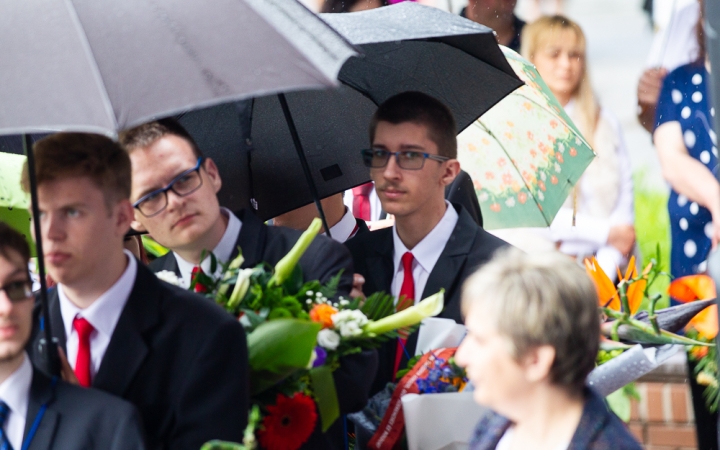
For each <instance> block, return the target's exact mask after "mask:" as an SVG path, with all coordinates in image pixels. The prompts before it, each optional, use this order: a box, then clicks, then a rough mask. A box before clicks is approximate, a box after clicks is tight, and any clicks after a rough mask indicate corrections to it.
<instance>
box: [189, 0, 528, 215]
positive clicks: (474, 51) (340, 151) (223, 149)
mask: <svg viewBox="0 0 720 450" xmlns="http://www.w3.org/2000/svg"><path fill="white" fill-rule="evenodd" d="M321 17H322V18H323V20H326V21H327V22H328V23H329V24H330V25H331V26H332V27H334V28H335V29H336V30H338V31H339V32H340V33H341V34H342V35H343V36H345V37H346V38H347V39H348V40H349V41H350V42H351V43H352V44H355V45H356V46H358V47H359V48H360V49H361V50H362V51H363V55H361V56H358V57H355V58H350V59H349V60H348V61H347V62H346V63H345V65H344V66H343V68H342V70H341V71H340V74H339V76H338V78H339V80H340V81H341V83H342V85H341V86H340V88H338V89H330V90H325V91H296V92H293V93H289V94H286V95H285V99H286V101H287V110H286V111H283V108H282V103H281V102H282V98H281V97H278V96H264V97H260V98H256V99H255V100H254V101H253V102H252V105H249V104H240V105H223V106H221V107H217V108H210V109H207V110H198V111H194V112H191V113H188V114H185V115H183V116H182V117H181V122H182V123H183V124H184V125H185V126H186V127H187V128H188V130H189V131H190V132H191V133H192V134H193V135H194V136H195V137H196V138H197V139H198V141H199V144H200V146H201V148H204V149H205V153H206V154H207V155H208V156H211V157H213V158H214V159H219V160H221V161H223V162H227V164H221V165H220V171H221V175H223V179H231V180H233V182H234V183H237V184H236V185H235V186H233V189H234V190H225V189H223V191H221V193H220V196H221V202H223V203H224V204H225V205H226V206H228V207H229V208H231V209H237V208H241V207H245V206H248V205H250V204H253V206H256V207H257V208H256V209H257V213H258V215H259V216H260V217H261V218H263V219H268V218H271V217H274V216H276V215H278V214H281V213H283V212H286V211H289V210H292V209H294V208H297V207H300V206H303V205H306V204H308V203H311V202H312V201H313V200H314V198H313V197H314V195H313V193H312V185H313V184H314V185H315V186H316V188H317V194H318V197H319V198H324V197H327V196H329V195H332V194H334V193H337V192H340V191H342V190H345V189H348V188H350V187H353V186H357V185H359V184H362V183H364V182H366V181H368V179H369V176H368V170H367V168H366V167H364V166H363V163H362V159H361V158H360V150H361V149H363V148H366V147H368V145H369V142H368V125H369V123H370V118H371V116H372V114H373V113H374V112H375V110H376V109H377V106H378V105H379V104H380V103H382V102H383V101H385V100H386V99H387V98H389V97H391V96H392V95H395V94H397V93H400V92H403V91H410V90H413V91H421V92H424V93H427V94H429V95H432V96H433V97H436V98H438V99H440V100H441V101H442V102H443V103H445V104H446V105H447V106H448V107H449V108H450V110H451V111H452V112H453V114H454V116H455V119H456V120H457V124H458V132H460V131H462V130H463V129H464V128H466V127H467V126H468V125H470V124H471V123H472V122H473V121H475V119H477V118H478V117H479V116H480V115H482V114H483V113H484V112H485V111H487V110H488V109H489V108H491V107H492V106H493V105H494V104H495V103H497V102H498V101H499V100H500V99H502V98H503V97H505V96H506V95H507V94H509V93H510V92H512V91H513V90H514V89H516V88H517V87H519V86H520V85H521V84H522V82H521V81H520V80H519V79H518V78H517V76H516V75H515V73H514V72H513V70H512V68H511V67H510V65H509V64H508V62H507V60H506V59H505V57H504V56H503V54H502V52H501V51H500V49H499V47H498V45H497V42H496V40H495V36H494V34H493V32H492V30H490V29H489V28H487V27H484V26H482V25H479V24H477V23H475V22H472V21H470V20H467V19H464V18H462V17H460V16H457V15H454V14H450V13H447V12H444V11H441V10H438V9H436V8H429V7H426V6H421V5H418V4H416V3H410V2H407V3H401V4H398V5H393V6H387V7H383V8H379V9H375V10H371V11H364V12H358V13H347V14H324V15H321ZM288 116H290V117H291V118H292V121H293V123H294V125H295V128H296V130H297V138H298V141H299V142H296V141H295V140H294V139H293V133H292V129H291V128H289V127H288V125H287V123H286V122H287V119H288ZM238 124H240V129H239V130H238V129H237V128H236V127H238ZM250 144H252V146H251V145H250ZM298 147H301V148H302V149H303V152H302V154H301V160H302V159H303V158H305V159H306V160H307V166H308V167H307V169H308V170H307V172H305V171H303V170H301V169H302V167H301V165H300V164H298V155H297V153H296V151H297V149H298ZM249 158H251V162H250V163H249V164H248V159H249ZM248 167H249V168H250V170H248ZM308 174H309V175H310V179H311V181H312V183H309V182H308V181H307V178H308Z"/></svg>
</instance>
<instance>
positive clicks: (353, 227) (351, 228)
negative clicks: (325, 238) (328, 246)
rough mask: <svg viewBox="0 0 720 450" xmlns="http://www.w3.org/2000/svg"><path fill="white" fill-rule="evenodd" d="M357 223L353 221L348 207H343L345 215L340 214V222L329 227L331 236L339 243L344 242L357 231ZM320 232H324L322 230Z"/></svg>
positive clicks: (353, 217)
mask: <svg viewBox="0 0 720 450" xmlns="http://www.w3.org/2000/svg"><path fill="white" fill-rule="evenodd" d="M357 227H358V224H357V222H356V221H355V216H353V213H352V211H351V210H350V208H347V207H346V208H345V215H344V216H342V219H340V222H338V223H336V224H335V225H333V226H331V227H330V234H331V237H332V238H333V239H334V240H336V241H338V242H339V243H341V244H342V243H344V242H345V241H347V240H348V239H350V238H351V237H353V236H355V233H357ZM322 234H325V233H324V232H323V233H322Z"/></svg>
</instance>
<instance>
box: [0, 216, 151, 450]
mask: <svg viewBox="0 0 720 450" xmlns="http://www.w3.org/2000/svg"><path fill="white" fill-rule="evenodd" d="M29 258H30V249H29V248H28V244H27V242H25V238H24V237H23V236H22V235H21V234H20V233H18V232H17V231H15V230H13V229H12V228H10V227H9V226H8V225H7V224H5V223H3V222H0V449H3V450H12V449H15V450H20V449H25V448H32V449H51V448H55V449H60V448H84V449H88V450H90V449H113V450H136V449H144V448H145V444H144V443H143V438H142V433H141V429H140V417H139V416H138V414H137V411H136V410H135V408H133V406H132V405H131V404H130V403H128V402H125V401H123V400H121V399H119V398H116V397H113V396H111V395H108V394H105V393H103V392H100V391H96V390H94V389H82V388H80V387H77V386H72V385H70V384H68V383H65V382H63V381H59V380H57V379H51V378H48V377H47V376H45V375H43V374H42V373H40V372H39V371H37V370H36V369H34V368H33V366H32V364H31V363H30V358H29V357H28V355H27V353H26V352H25V346H26V345H27V343H28V340H29V339H30V334H31V329H32V320H33V319H32V318H33V306H34V305H35V302H34V301H33V300H34V296H33V294H32V291H31V286H32V283H31V281H30V275H29V273H28V269H27V267H28V260H29Z"/></svg>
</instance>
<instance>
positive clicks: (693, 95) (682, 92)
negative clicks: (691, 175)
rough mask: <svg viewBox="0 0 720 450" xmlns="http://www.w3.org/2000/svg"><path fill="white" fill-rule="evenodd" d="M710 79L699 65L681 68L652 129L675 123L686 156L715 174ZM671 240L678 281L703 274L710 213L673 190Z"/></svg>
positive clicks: (667, 84) (670, 79) (669, 80)
mask: <svg viewBox="0 0 720 450" xmlns="http://www.w3.org/2000/svg"><path fill="white" fill-rule="evenodd" d="M708 80H709V75H708V73H707V71H706V70H705V67H704V66H703V65H701V64H688V65H685V66H680V67H678V68H677V69H675V70H674V71H672V72H670V74H668V76H667V77H666V78H665V81H664V83H663V88H662V92H661V93H660V100H659V102H658V107H657V113H656V120H655V127H656V128H657V127H658V126H660V125H662V124H663V123H666V122H672V121H676V122H679V123H680V127H681V128H682V136H683V142H685V147H686V148H687V151H688V153H689V154H690V156H692V157H693V158H695V159H697V160H698V161H700V162H702V163H703V164H704V165H705V166H706V167H707V168H708V169H710V170H712V171H713V172H716V171H717V164H718V150H717V138H716V135H715V132H714V131H713V129H712V121H713V119H712V116H713V113H714V110H711V108H710V105H709V104H708V101H709V90H708ZM668 213H669V214H670V228H671V237H672V251H671V272H672V275H673V276H676V277H681V276H685V275H691V274H694V273H697V272H702V271H704V270H705V260H706V259H707V256H708V253H709V251H710V244H711V243H710V237H709V236H710V233H711V232H712V225H711V221H712V218H711V216H710V212H709V211H708V210H707V209H705V208H703V207H701V206H700V205H698V204H697V203H695V202H691V201H689V200H688V198H687V197H685V196H684V195H680V194H678V193H677V192H675V191H674V190H673V191H671V193H670V199H669V200H668Z"/></svg>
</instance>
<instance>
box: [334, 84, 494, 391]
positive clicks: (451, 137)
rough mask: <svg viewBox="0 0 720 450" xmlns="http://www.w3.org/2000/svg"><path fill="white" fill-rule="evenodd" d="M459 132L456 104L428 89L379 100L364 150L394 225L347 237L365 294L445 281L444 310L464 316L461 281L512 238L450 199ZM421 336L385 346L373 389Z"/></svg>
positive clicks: (436, 286)
mask: <svg viewBox="0 0 720 450" xmlns="http://www.w3.org/2000/svg"><path fill="white" fill-rule="evenodd" d="M456 134H457V129H456V126H455V120H454V118H453V116H452V113H451V112H450V110H449V109H448V108H447V107H446V106H445V105H443V104H442V103H441V102H440V101H438V100H436V99H434V98H432V97H430V96H428V95H426V94H423V93H420V92H405V93H402V94H398V95H396V96H394V97H391V98H390V99H388V100H387V101H385V102H384V103H383V104H382V105H380V107H379V108H378V110H377V111H376V113H375V115H374V116H373V119H372V123H371V124H370V145H371V147H372V148H371V149H369V150H364V151H363V152H362V156H363V158H364V160H365V164H366V165H367V166H368V167H369V168H370V178H372V180H373V182H375V189H376V190H377V193H378V197H379V198H380V202H381V203H382V206H383V209H384V210H385V211H387V212H388V214H393V215H394V216H395V225H394V226H393V227H392V228H386V229H382V230H377V231H371V232H370V233H365V234H363V235H359V236H357V237H356V238H354V239H351V240H349V241H348V242H347V243H346V245H347V246H348V248H349V249H350V252H351V253H352V255H353V260H354V263H355V270H356V272H358V273H360V274H361V275H362V276H363V277H364V278H365V285H364V287H363V291H364V292H365V294H370V293H373V292H377V291H385V292H389V293H391V294H392V295H394V296H395V297H396V298H401V297H405V298H407V299H410V300H412V301H414V302H418V301H420V300H422V299H423V298H425V297H427V296H429V295H431V294H434V293H436V292H438V291H439V290H440V289H444V290H445V308H444V309H443V311H442V313H440V316H439V317H444V318H448V319H452V320H455V321H456V322H460V323H461V322H462V317H461V314H460V286H461V285H462V283H463V281H465V278H467V277H468V276H469V275H470V274H471V273H472V272H473V271H474V270H475V269H476V268H477V267H479V266H481V265H482V264H484V263H485V262H487V261H488V260H489V259H490V258H491V256H492V254H493V253H494V252H495V250H497V249H498V248H500V247H502V246H504V245H507V244H506V243H505V242H504V241H501V240H500V239H498V238H496V237H494V236H492V235H491V234H489V233H487V232H486V231H485V230H483V229H482V228H481V227H480V226H478V225H477V224H476V223H475V221H474V220H473V218H472V217H471V216H470V214H468V212H467V211H466V210H465V209H464V208H463V207H462V206H460V205H459V204H451V203H449V202H448V201H446V200H445V187H446V186H448V185H449V184H450V183H452V182H453V180H454V179H455V177H456V176H457V175H458V173H459V171H460V163H459V162H458V161H457V159H456V157H457V141H456ZM404 303H406V302H404ZM416 343H417V333H414V334H412V335H410V337H409V338H408V340H407V342H406V343H403V342H400V343H398V344H397V345H394V343H393V345H386V346H384V347H383V348H382V349H381V350H380V367H379V370H378V375H377V377H376V379H375V383H374V385H373V392H377V391H379V390H381V389H383V388H384V386H385V384H386V383H387V382H389V381H392V380H393V379H394V377H395V374H396V372H397V370H398V369H400V368H401V367H404V365H405V364H406V361H407V357H408V355H414V353H415V346H416Z"/></svg>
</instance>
